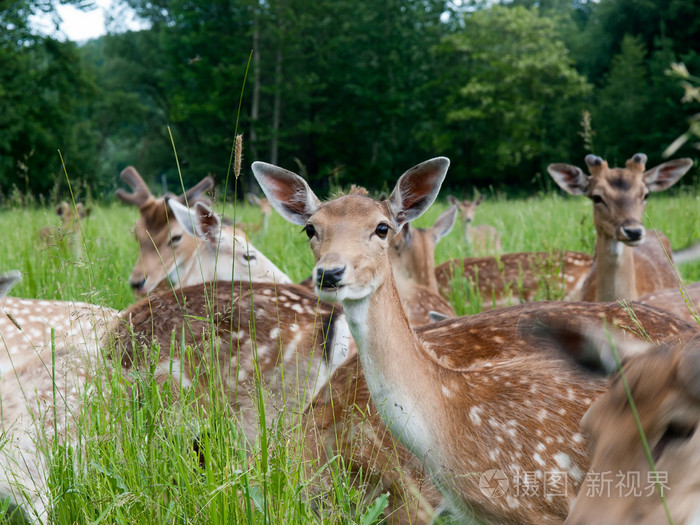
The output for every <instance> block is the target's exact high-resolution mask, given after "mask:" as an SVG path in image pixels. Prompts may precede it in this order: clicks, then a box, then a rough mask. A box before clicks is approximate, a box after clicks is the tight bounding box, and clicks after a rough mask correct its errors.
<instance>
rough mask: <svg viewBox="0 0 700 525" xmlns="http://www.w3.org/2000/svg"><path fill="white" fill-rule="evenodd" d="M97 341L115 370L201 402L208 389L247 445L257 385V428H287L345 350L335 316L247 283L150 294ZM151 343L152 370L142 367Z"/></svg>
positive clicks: (310, 302) (298, 290)
mask: <svg viewBox="0 0 700 525" xmlns="http://www.w3.org/2000/svg"><path fill="white" fill-rule="evenodd" d="M105 340H106V341H108V342H109V345H110V347H111V346H113V347H114V348H115V351H116V354H115V355H114V356H113V357H115V358H116V359H119V360H120V361H121V365H122V368H123V369H140V370H143V369H148V367H151V366H153V367H154V368H155V369H156V371H157V373H158V377H159V378H160V379H161V380H162V379H164V378H167V377H173V378H174V379H175V380H176V381H178V382H179V383H180V384H181V385H182V386H183V387H188V388H189V387H193V386H195V387H196V388H197V394H198V395H200V399H202V401H203V402H204V403H206V399H207V393H208V392H209V388H210V387H211V386H213V385H215V386H216V387H217V388H221V389H223V390H222V391H223V392H224V393H225V395H226V396H227V397H228V399H229V401H230V403H231V406H232V407H233V408H234V409H235V413H236V417H238V418H239V422H240V424H241V428H242V430H243V431H244V434H245V436H246V437H247V438H248V439H249V441H250V442H251V443H252V442H254V441H255V439H256V437H257V435H258V432H259V430H260V424H261V423H260V421H259V414H260V411H259V409H258V406H257V401H256V399H257V398H256V386H257V385H258V383H260V382H262V385H263V389H264V391H265V400H266V405H265V415H266V418H267V419H266V421H265V423H266V424H267V425H268V426H270V425H272V424H273V423H274V422H275V421H277V419H278V418H279V417H280V415H284V416H285V417H286V418H287V419H285V421H293V418H294V417H296V416H298V413H299V412H300V410H301V408H303V407H304V406H305V405H306V403H307V402H308V401H309V400H310V399H311V397H312V395H313V393H314V392H315V390H316V389H317V388H318V386H319V385H320V384H322V383H324V382H325V381H326V379H327V377H328V374H329V372H330V370H331V369H332V368H333V366H334V363H333V359H339V360H340V359H343V358H344V356H346V355H348V353H349V350H348V347H349V345H351V338H350V334H349V333H348V330H347V325H346V324H345V322H344V320H343V313H342V308H341V307H339V306H337V305H333V304H328V303H324V302H320V301H319V300H318V299H317V297H316V296H315V295H314V294H313V293H312V292H310V291H309V290H308V289H307V288H304V287H302V286H300V285H296V284H271V283H257V282H249V281H234V282H228V281H215V282H212V283H206V284H205V285H202V284H199V285H191V286H187V287H183V288H181V289H179V290H176V291H169V290H168V291H162V292H157V293H153V294H150V295H149V297H148V298H143V299H141V300H140V301H137V302H136V303H134V304H133V305H131V306H129V307H128V308H127V309H126V310H124V311H123V312H122V313H121V314H120V316H119V318H118V319H116V320H115V321H114V323H113V324H112V326H111V328H110V330H109V332H108V333H107V334H106V336H105ZM154 341H155V342H157V343H158V344H159V347H160V353H159V354H158V357H157V359H158V362H157V363H151V362H150V361H149V360H150V359H151V358H152V356H151V354H150V352H149V350H150V348H151V343H152V342H154ZM214 370H215V371H216V373H213V371H214ZM171 371H172V372H171ZM217 378H220V381H221V383H220V384H218V383H216V382H215V381H217Z"/></svg>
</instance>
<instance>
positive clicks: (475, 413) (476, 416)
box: [469, 406, 483, 426]
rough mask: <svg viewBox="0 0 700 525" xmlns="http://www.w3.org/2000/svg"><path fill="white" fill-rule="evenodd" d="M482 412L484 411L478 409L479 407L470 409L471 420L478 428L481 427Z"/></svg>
mask: <svg viewBox="0 0 700 525" xmlns="http://www.w3.org/2000/svg"><path fill="white" fill-rule="evenodd" d="M482 412H483V410H482V409H481V407H478V406H476V407H471V408H470V409H469V419H471V420H472V423H473V424H474V425H476V426H479V425H481V414H482Z"/></svg>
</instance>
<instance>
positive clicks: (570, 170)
mask: <svg viewBox="0 0 700 525" xmlns="http://www.w3.org/2000/svg"><path fill="white" fill-rule="evenodd" d="M547 171H548V172H549V174H550V175H551V176H552V178H553V179H554V182H556V183H557V185H558V186H559V187H560V188H561V189H562V190H564V191H565V192H566V193H570V194H571V195H586V194H587V193H588V182H589V178H588V175H586V174H585V173H583V171H581V168H579V167H577V166H573V165H571V164H562V163H559V164H550V165H549V166H547Z"/></svg>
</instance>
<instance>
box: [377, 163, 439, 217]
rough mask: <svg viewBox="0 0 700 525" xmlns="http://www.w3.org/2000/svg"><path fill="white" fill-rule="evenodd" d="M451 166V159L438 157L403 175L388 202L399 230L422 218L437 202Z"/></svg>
mask: <svg viewBox="0 0 700 525" xmlns="http://www.w3.org/2000/svg"><path fill="white" fill-rule="evenodd" d="M449 166H450V161H449V159H447V158H446V157H436V158H434V159H430V160H426V161H425V162H421V163H420V164H418V165H417V166H414V167H413V168H411V169H410V170H408V171H407V172H406V173H404V174H403V175H401V177H400V178H399V180H398V182H397V183H396V187H395V188H394V191H392V192H391V195H390V196H389V199H388V200H387V202H388V203H389V209H390V211H391V213H392V214H393V216H394V220H395V221H396V228H397V230H398V229H399V228H401V226H403V225H404V223H406V222H410V221H412V220H414V219H417V218H418V217H420V216H421V215H422V214H423V213H424V212H425V210H427V209H428V208H429V207H430V205H431V204H432V203H433V202H434V201H435V198H436V197H437V195H438V192H439V191H440V186H441V185H442V181H443V180H445V175H447V168H449Z"/></svg>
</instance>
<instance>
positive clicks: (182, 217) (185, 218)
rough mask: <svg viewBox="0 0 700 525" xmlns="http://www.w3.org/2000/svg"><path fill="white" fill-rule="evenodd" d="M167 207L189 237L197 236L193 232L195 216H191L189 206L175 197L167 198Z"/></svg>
mask: <svg viewBox="0 0 700 525" xmlns="http://www.w3.org/2000/svg"><path fill="white" fill-rule="evenodd" d="M167 204H168V209H169V210H170V211H171V212H172V214H173V217H175V220H176V221H177V222H178V224H180V226H182V229H183V230H185V233H187V235H189V236H191V237H197V233H196V232H195V226H194V223H195V218H194V217H193V216H192V215H193V214H192V211H191V210H190V208H188V207H187V206H185V205H184V204H182V203H181V202H180V201H179V200H177V199H167Z"/></svg>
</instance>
